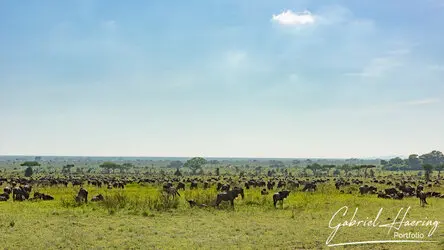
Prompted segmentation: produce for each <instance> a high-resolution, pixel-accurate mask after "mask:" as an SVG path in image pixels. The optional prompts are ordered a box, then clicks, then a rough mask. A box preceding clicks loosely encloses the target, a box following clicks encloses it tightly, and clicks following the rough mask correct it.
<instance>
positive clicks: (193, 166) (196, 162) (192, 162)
mask: <svg viewBox="0 0 444 250" xmlns="http://www.w3.org/2000/svg"><path fill="white" fill-rule="evenodd" d="M206 163H207V160H205V159H204V158H202V157H194V158H191V159H189V160H187V161H186V162H185V164H184V167H186V168H189V169H190V170H191V173H192V174H196V172H197V170H199V169H201V168H202V166H203V165H205V164H206Z"/></svg>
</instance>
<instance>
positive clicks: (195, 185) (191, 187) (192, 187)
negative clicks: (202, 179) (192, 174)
mask: <svg viewBox="0 0 444 250" xmlns="http://www.w3.org/2000/svg"><path fill="white" fill-rule="evenodd" d="M195 188H197V182H196V181H193V182H191V186H190V189H195Z"/></svg>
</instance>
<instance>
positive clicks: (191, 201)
mask: <svg viewBox="0 0 444 250" xmlns="http://www.w3.org/2000/svg"><path fill="white" fill-rule="evenodd" d="M188 203H189V204H190V207H194V206H197V202H195V201H194V200H188Z"/></svg>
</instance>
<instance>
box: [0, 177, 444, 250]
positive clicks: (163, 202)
mask: <svg viewBox="0 0 444 250" xmlns="http://www.w3.org/2000/svg"><path fill="white" fill-rule="evenodd" d="M35 189H36V190H38V191H40V192H43V193H47V194H50V195H53V196H54V197H55V200H54V201H38V202H31V201H25V202H12V201H11V200H10V201H8V202H1V203H0V235H1V237H0V246H1V247H3V248H6V249H56V248H64V249H65V248H70V249H73V248H74V249H103V248H117V249H122V248H123V249H130V248H131V249H133V248H137V249H196V248H202V249H239V248H241V249H301V248H309V249H319V248H327V246H326V244H325V241H326V239H327V238H328V236H329V234H330V233H331V231H332V230H331V229H329V228H328V223H329V221H330V218H331V217H332V215H333V214H334V213H335V212H336V211H337V210H338V209H339V208H341V207H342V206H349V207H350V211H349V213H348V214H347V216H345V217H344V218H346V219H350V218H351V216H352V213H353V211H352V210H354V209H355V208H356V207H358V208H359V211H358V213H357V219H365V218H366V217H369V218H371V217H375V216H376V214H377V212H378V211H379V209H380V208H383V209H384V210H383V213H382V215H381V217H380V221H381V223H388V222H389V221H390V220H387V218H389V217H390V218H391V219H394V217H395V216H396V214H397V212H398V210H399V209H400V208H402V207H404V208H407V207H408V206H411V210H410V212H409V214H408V216H407V218H406V219H407V220H413V219H425V218H428V219H433V220H441V222H442V219H443V218H444V199H437V198H429V199H428V202H429V205H428V206H426V207H420V206H419V201H418V200H417V199H416V198H407V199H404V200H401V201H399V200H384V199H378V198H376V197H375V195H365V196H361V195H358V194H357V193H354V194H340V193H339V192H338V191H337V190H335V189H334V187H333V185H331V184H328V185H325V186H321V187H320V188H319V190H318V191H317V192H315V193H302V192H300V191H295V192H292V193H291V194H290V196H289V198H288V199H286V200H285V201H284V205H283V207H280V206H279V207H278V208H277V209H275V208H274V207H273V204H272V192H271V193H270V195H268V196H265V197H264V196H261V195H260V189H250V190H246V192H245V199H244V200H242V199H240V198H238V199H237V200H236V201H235V208H234V209H232V208H231V207H230V206H229V204H225V203H224V204H222V205H221V208H220V209H216V208H212V207H208V208H190V207H189V205H188V203H187V202H186V199H194V200H195V201H197V202H198V203H205V204H211V202H214V198H215V195H216V193H217V192H216V190H215V188H214V187H212V188H211V189H208V190H202V189H198V190H186V191H180V193H181V197H179V198H176V199H171V198H167V197H163V196H162V195H160V192H159V187H157V186H151V185H147V186H140V185H138V184H131V185H128V186H127V187H126V188H125V189H124V190H117V189H112V190H108V189H105V188H102V189H98V188H95V187H92V186H88V187H87V189H88V191H89V196H90V197H89V198H91V197H92V196H94V195H97V194H99V193H102V194H103V195H104V196H105V199H106V201H105V202H100V203H90V202H89V203H88V204H80V205H78V204H76V203H75V202H73V200H74V196H75V194H76V191H77V190H78V189H77V188H70V187H68V188H35ZM434 190H436V191H441V192H443V189H442V188H434ZM341 221H342V220H341ZM428 230H429V228H420V227H418V228H413V229H412V228H403V229H402V230H401V231H402V232H416V231H420V232H422V233H424V234H426V232H427V231H428ZM384 239H393V234H390V235H387V229H386V228H363V227H353V228H342V229H340V230H339V231H338V233H337V235H336V237H335V238H334V240H333V241H332V242H331V243H340V242H349V241H365V240H384ZM443 239H444V229H443V227H442V226H441V225H440V226H439V227H438V229H437V231H436V232H435V233H434V235H433V237H432V240H437V241H440V243H424V244H421V245H418V244H411V243H410V244H380V245H361V246H355V247H353V249H356V248H357V249H418V248H420V247H421V248H427V249H442V248H444V245H443V244H444V243H443ZM425 240H427V239H425ZM338 248H342V247H338ZM347 248H351V247H347Z"/></svg>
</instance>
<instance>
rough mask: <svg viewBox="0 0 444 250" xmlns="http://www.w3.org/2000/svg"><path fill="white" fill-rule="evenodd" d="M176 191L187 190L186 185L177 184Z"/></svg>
mask: <svg viewBox="0 0 444 250" xmlns="http://www.w3.org/2000/svg"><path fill="white" fill-rule="evenodd" d="M176 189H177V190H179V189H182V190H185V183H183V182H179V183H177V187H176Z"/></svg>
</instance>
